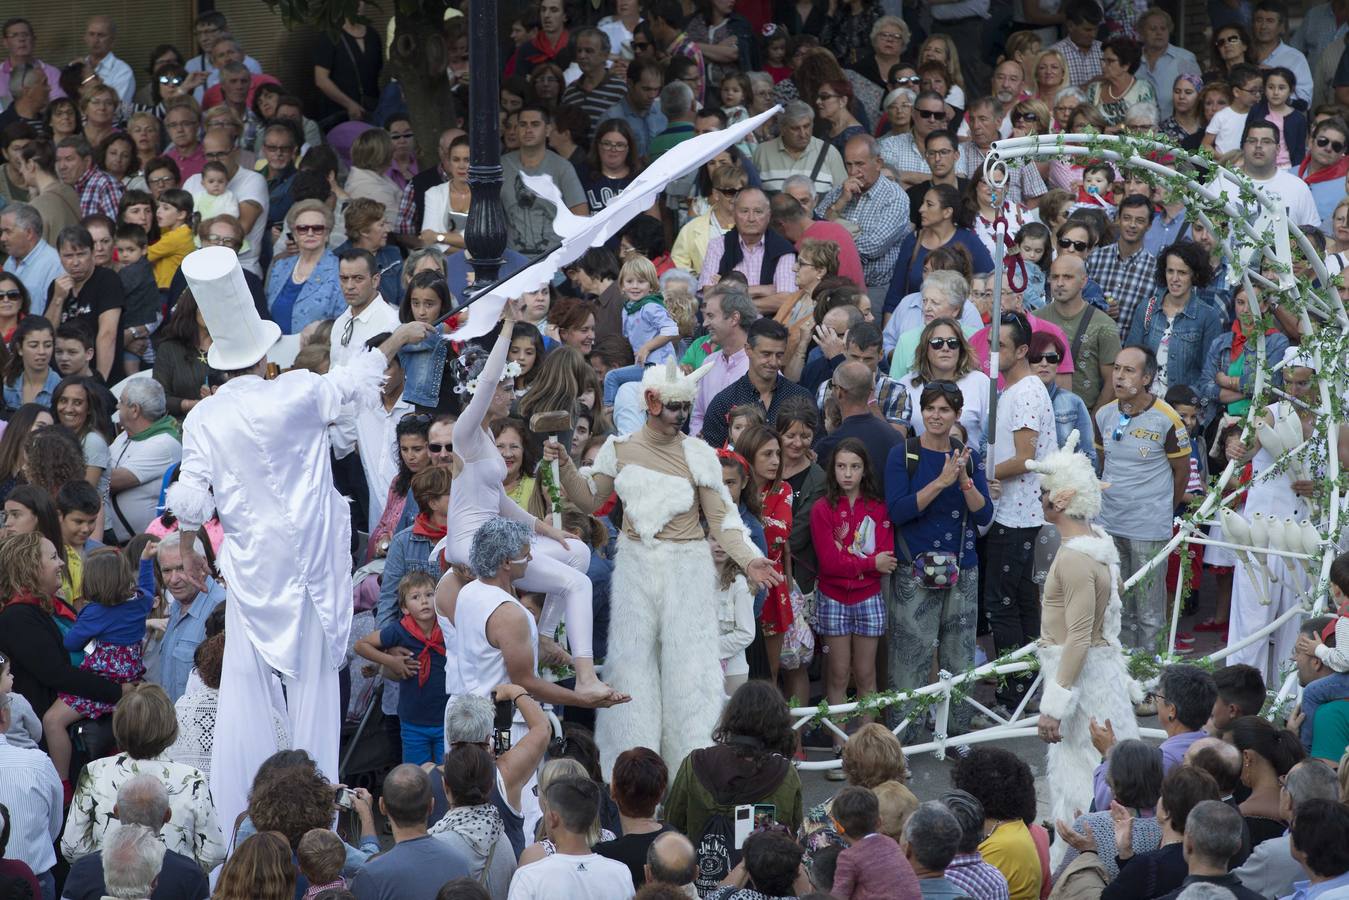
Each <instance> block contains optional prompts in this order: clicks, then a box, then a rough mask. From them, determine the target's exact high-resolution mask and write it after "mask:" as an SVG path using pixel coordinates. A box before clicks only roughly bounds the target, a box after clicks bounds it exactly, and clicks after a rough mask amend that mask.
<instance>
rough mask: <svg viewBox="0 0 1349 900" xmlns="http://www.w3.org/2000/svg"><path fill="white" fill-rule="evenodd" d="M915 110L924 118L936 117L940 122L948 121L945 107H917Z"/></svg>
mask: <svg viewBox="0 0 1349 900" xmlns="http://www.w3.org/2000/svg"><path fill="white" fill-rule="evenodd" d="M914 112H916V113H918V115H920V116H922V117H923V118H924V119H935V120H936V121H938V122H944V121H946V110H944V109H915V110H914Z"/></svg>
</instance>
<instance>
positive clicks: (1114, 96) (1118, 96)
mask: <svg viewBox="0 0 1349 900" xmlns="http://www.w3.org/2000/svg"><path fill="white" fill-rule="evenodd" d="M1136 80H1137V79H1135V78H1134V77H1133V76H1132V75H1130V76H1129V87H1126V88H1125V89H1124V90H1122V91H1120V92H1119V93H1115V86H1114V85H1113V84H1111V83H1110V82H1108V81H1107V82H1106V83H1105V92H1106V96H1107V97H1109V98H1110V102H1111V103H1118V102H1119V101H1121V100H1123V99H1124V95H1125V94H1127V93H1129V89H1130V88H1132V87H1133V86H1134V81H1136Z"/></svg>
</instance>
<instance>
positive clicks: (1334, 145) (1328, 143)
mask: <svg viewBox="0 0 1349 900" xmlns="http://www.w3.org/2000/svg"><path fill="white" fill-rule="evenodd" d="M1316 146H1318V147H1320V148H1321V149H1322V150H1324V149H1325V148H1326V147H1329V148H1330V149H1331V150H1334V151H1335V152H1336V153H1343V152H1344V146H1345V144H1344V141H1332V140H1331V139H1330V138H1328V137H1325V136H1322V137H1319V138H1317V139H1316Z"/></svg>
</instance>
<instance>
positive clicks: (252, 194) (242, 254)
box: [183, 166, 269, 278]
mask: <svg viewBox="0 0 1349 900" xmlns="http://www.w3.org/2000/svg"><path fill="white" fill-rule="evenodd" d="M183 190H185V191H187V192H188V193H189V194H202V193H205V192H206V189H205V188H203V187H202V186H201V175H200V173H199V174H196V175H193V176H192V177H191V178H189V179H188V180H187V181H186V182H184V183H183ZM229 190H230V191H231V192H233V194H234V197H235V199H236V200H238V201H239V205H240V206H241V207H242V206H243V205H244V203H246V202H248V201H249V200H252V201H253V202H254V203H256V204H258V205H259V206H261V207H262V212H261V213H259V214H258V217H257V219H255V220H254V221H253V227H252V228H250V229H248V234H246V235H244V242H245V243H244V249H243V250H241V251H239V264H240V265H242V266H243V267H244V268H245V269H247V270H248V271H250V272H252V273H253V274H254V275H257V276H258V277H259V278H261V277H262V267H261V266H259V265H258V250H259V248H260V247H261V246H262V232H263V230H264V229H266V227H267V207H268V205H269V197H268V194H267V179H266V178H264V177H262V175H261V174H260V173H258V172H253V171H250V170H248V169H245V168H244V167H242V166H240V167H239V171H237V172H235V173H234V177H233V178H231V179H230V183H229Z"/></svg>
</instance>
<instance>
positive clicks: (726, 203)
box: [427, 163, 749, 272]
mask: <svg viewBox="0 0 1349 900" xmlns="http://www.w3.org/2000/svg"><path fill="white" fill-rule="evenodd" d="M710 180H711V182H712V195H711V196H710V197H708V198H707V199H708V206H709V207H710V208H709V209H708V211H707V212H706V213H704V214H703V215H701V216H694V217H693V218H692V219H689V221H688V223H687V224H685V225H684V227H683V228H681V229H679V236H678V237H676V238H675V242H674V245H673V246H672V247H671V248H670V259H671V260H673V261H674V264H675V265H676V266H678V267H679V268H681V269H686V270H688V271H690V272H701V271H702V270H703V257H704V256H706V255H707V243H708V241H709V240H711V238H712V235H713V234H725V233H726V232H728V231H730V230H731V229H732V228H734V227H735V214H734V210H735V198H736V197H737V196H738V195H739V194H740V192H741V191H742V190H744V188H745V185H747V184H749V178H748V176H746V174H745V170H744V169H743V168H741V167H740V165H739V164H738V163H733V164H731V165H729V166H719V167H717V168H714V169H712V172H711V176H710ZM427 194H428V196H429V194H430V191H428V192H427Z"/></svg>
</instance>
